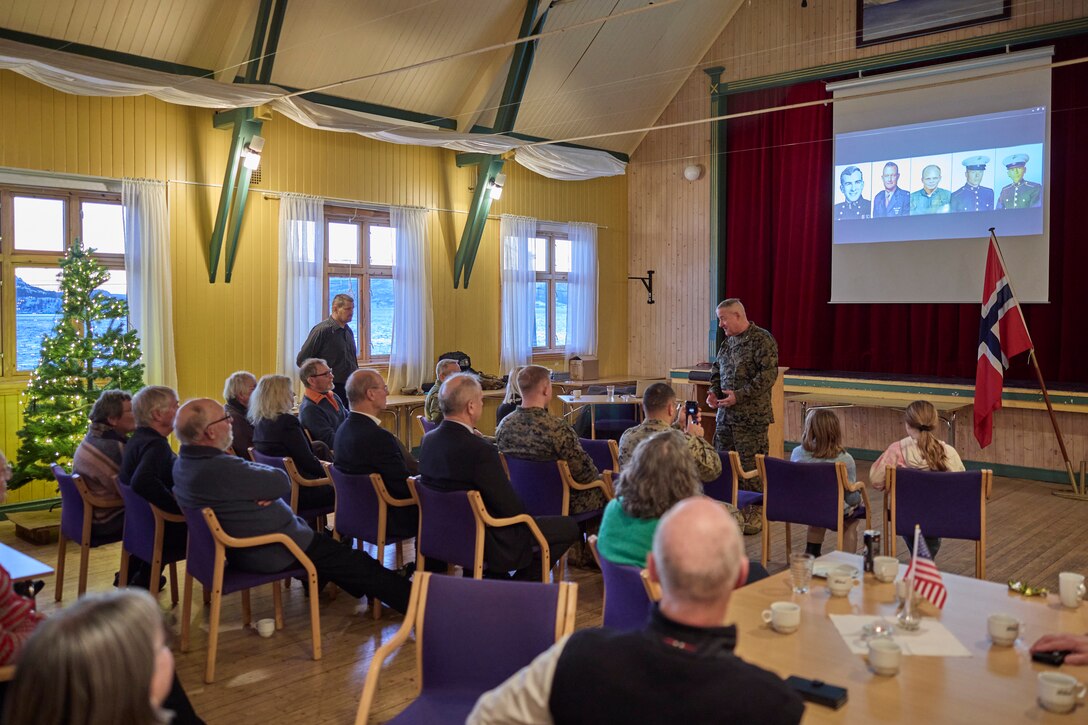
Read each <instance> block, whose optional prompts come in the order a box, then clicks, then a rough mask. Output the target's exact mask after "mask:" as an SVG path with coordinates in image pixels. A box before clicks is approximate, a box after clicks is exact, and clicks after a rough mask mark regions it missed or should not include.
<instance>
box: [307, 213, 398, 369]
mask: <svg viewBox="0 0 1088 725" xmlns="http://www.w3.org/2000/svg"><path fill="white" fill-rule="evenodd" d="M324 216H325V219H324V224H325V229H324V232H325V259H324V260H323V263H324V275H325V283H324V287H323V289H322V304H323V305H324V307H323V309H324V310H326V312H328V311H329V310H330V304H331V299H330V296H329V282H330V279H331V278H332V277H350V278H353V279H355V280H356V281H357V284H358V286H359V295H358V298H357V299H356V300H355V309H356V313H355V320H356V322H357V326H358V328H359V336H358V339H357V340H356V341H355V343H356V345H355V347H356V350H357V352H358V357H357V362H358V363H359V364H360V365H365V364H371V363H380V364H388V363H389V355H371V354H370V333H371V321H372V320H373V319H374V316H373V315H372V314H371V310H370V280H371V279H393V272H394V269H395V265H372V264H371V263H370V229H371V228H372V227H388V228H392V221H391V218H390V215H389V212H387V211H385V212H383V211H375V210H371V209H356V208H353V207H343V206H336V205H331V204H330V205H326V206H325V211H324ZM344 223H347V224H357V225H358V226H359V263H358V264H334V263H332V262H330V261H329V256H330V255H329V225H330V224H344Z"/></svg>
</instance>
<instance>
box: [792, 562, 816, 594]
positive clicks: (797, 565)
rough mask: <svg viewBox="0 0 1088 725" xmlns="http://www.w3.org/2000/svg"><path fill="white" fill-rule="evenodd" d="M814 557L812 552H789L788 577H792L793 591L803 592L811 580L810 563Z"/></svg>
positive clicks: (806, 589)
mask: <svg viewBox="0 0 1088 725" xmlns="http://www.w3.org/2000/svg"><path fill="white" fill-rule="evenodd" d="M814 561H816V557H814V556H813V555H812V554H790V578H792V579H793V591H794V592H795V593H797V594H804V593H805V592H807V591H808V584H809V582H810V581H812V564H813V562H814Z"/></svg>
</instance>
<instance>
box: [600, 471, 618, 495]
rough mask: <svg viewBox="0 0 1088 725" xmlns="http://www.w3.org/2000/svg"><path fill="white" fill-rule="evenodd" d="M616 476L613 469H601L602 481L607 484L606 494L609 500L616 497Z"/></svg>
mask: <svg viewBox="0 0 1088 725" xmlns="http://www.w3.org/2000/svg"><path fill="white" fill-rule="evenodd" d="M615 477H616V474H615V473H613V472H612V471H608V470H604V471H601V482H602V483H603V484H604V485H605V487H606V489H607V491H606V492H605V496H606V497H607V498H608V500H609V501H611V500H612V499H614V498H616V484H615V483H614V481H615Z"/></svg>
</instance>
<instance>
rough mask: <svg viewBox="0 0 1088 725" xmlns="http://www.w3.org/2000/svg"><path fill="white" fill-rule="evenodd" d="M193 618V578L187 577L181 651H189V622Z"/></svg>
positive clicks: (188, 575) (182, 610)
mask: <svg viewBox="0 0 1088 725" xmlns="http://www.w3.org/2000/svg"><path fill="white" fill-rule="evenodd" d="M192 616H193V577H192V575H191V574H188V573H187V574H186V575H185V596H184V597H183V598H182V605H181V651H182V652H188V651H189V620H190V619H191V618H192Z"/></svg>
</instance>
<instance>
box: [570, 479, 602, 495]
mask: <svg viewBox="0 0 1088 725" xmlns="http://www.w3.org/2000/svg"><path fill="white" fill-rule="evenodd" d="M568 484H569V485H570V487H571V488H572V489H574V490H575V491H592V490H593V489H595V488H599V489H601V491H602V492H603V493H604V496H605V498H606V499H608V500H609V501H611V500H612V492H611V491H610V490H609V487H608V485H606V484H605V482H604V481H602V480H601V479H599V478H598V479H597V480H596V481H590V482H589V483H578V482H577V481H575V480H574V479H573V478H572V479H570V481H569V482H568Z"/></svg>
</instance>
